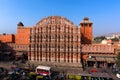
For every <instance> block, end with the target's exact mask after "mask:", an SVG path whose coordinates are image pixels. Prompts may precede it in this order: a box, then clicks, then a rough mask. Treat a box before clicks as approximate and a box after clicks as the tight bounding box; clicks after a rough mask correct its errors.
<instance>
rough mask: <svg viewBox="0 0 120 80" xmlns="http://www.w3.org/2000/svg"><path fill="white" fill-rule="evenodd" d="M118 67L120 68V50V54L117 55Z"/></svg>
mask: <svg viewBox="0 0 120 80" xmlns="http://www.w3.org/2000/svg"><path fill="white" fill-rule="evenodd" d="M117 67H119V68H120V52H118V55H117Z"/></svg>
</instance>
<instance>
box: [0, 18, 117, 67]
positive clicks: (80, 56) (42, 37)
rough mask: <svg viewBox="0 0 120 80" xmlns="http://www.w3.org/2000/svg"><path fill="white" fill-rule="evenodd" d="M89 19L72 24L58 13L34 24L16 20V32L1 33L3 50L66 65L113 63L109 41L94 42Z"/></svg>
mask: <svg viewBox="0 0 120 80" xmlns="http://www.w3.org/2000/svg"><path fill="white" fill-rule="evenodd" d="M92 24H93V23H92V22H91V21H90V20H89V18H87V17H85V18H84V19H83V20H82V21H81V22H80V24H79V26H76V25H74V24H73V23H72V22H71V21H70V20H68V19H66V18H65V17H61V16H50V17H47V18H43V19H42V20H40V21H39V22H37V24H36V25H35V26H24V25H23V23H22V22H19V23H18V24H17V26H18V27H17V33H16V34H2V35H0V41H1V46H0V50H1V51H2V52H5V51H7V52H11V53H14V54H15V55H19V54H21V53H23V52H25V53H27V55H28V61H30V62H34V63H38V64H42V63H45V64H48V65H56V66H67V67H80V68H81V67H83V66H94V64H95V63H96V62H97V66H100V65H101V64H104V63H107V66H108V67H109V66H111V65H113V64H114V63H115V58H116V51H115V48H114V46H112V45H103V44H93V43H92V40H93V37H92V33H93V32H92V29H93V28H92Z"/></svg>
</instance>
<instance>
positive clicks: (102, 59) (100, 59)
mask: <svg viewBox="0 0 120 80" xmlns="http://www.w3.org/2000/svg"><path fill="white" fill-rule="evenodd" d="M95 58H96V61H106V60H105V58H104V57H95Z"/></svg>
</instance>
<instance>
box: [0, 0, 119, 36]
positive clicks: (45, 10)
mask: <svg viewBox="0 0 120 80" xmlns="http://www.w3.org/2000/svg"><path fill="white" fill-rule="evenodd" d="M48 16H63V17H66V18H67V19H69V20H70V21H72V22H73V23H74V24H75V25H77V26H79V23H80V21H81V20H83V18H84V17H89V19H90V20H91V21H92V22H93V36H99V35H103V34H107V33H113V32H120V0H0V33H7V34H15V33H17V24H18V23H19V22H20V21H21V22H23V24H24V26H35V25H36V23H37V22H38V21H40V20H41V19H42V18H44V17H48Z"/></svg>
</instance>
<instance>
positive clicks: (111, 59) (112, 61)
mask: <svg viewBox="0 0 120 80" xmlns="http://www.w3.org/2000/svg"><path fill="white" fill-rule="evenodd" d="M105 59H106V61H107V62H108V63H115V59H114V58H113V57H112V58H105Z"/></svg>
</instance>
